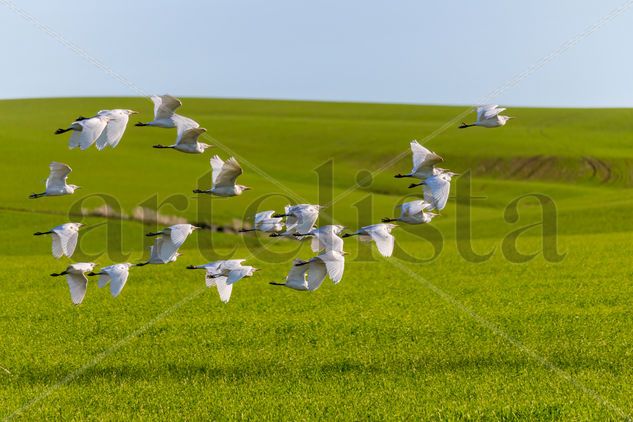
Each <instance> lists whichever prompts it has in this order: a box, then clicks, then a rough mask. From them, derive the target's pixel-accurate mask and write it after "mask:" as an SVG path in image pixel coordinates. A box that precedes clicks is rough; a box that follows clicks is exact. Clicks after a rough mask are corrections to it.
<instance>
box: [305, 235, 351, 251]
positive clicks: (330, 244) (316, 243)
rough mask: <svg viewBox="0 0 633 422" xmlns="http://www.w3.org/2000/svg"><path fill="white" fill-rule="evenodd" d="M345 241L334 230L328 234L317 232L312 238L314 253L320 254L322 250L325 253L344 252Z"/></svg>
mask: <svg viewBox="0 0 633 422" xmlns="http://www.w3.org/2000/svg"><path fill="white" fill-rule="evenodd" d="M343 245H344V241H343V239H342V238H341V237H339V236H338V235H337V234H336V233H334V232H333V231H332V230H330V231H327V232H320V231H318V230H317V231H316V232H315V233H314V237H313V238H312V245H311V246H312V251H313V252H318V251H319V250H321V249H325V251H326V252H327V251H338V252H342V251H343Z"/></svg>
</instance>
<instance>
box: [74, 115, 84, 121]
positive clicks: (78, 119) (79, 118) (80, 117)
mask: <svg viewBox="0 0 633 422" xmlns="http://www.w3.org/2000/svg"><path fill="white" fill-rule="evenodd" d="M86 119H87V117H84V116H79V117H77V118H76V119H75V121H76V122H81V121H82V120H86Z"/></svg>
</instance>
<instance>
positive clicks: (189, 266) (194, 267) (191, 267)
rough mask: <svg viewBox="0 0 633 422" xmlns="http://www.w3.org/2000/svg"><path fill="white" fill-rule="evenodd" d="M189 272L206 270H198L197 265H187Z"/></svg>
mask: <svg viewBox="0 0 633 422" xmlns="http://www.w3.org/2000/svg"><path fill="white" fill-rule="evenodd" d="M187 269H188V270H204V268H198V267H196V266H195V265H187Z"/></svg>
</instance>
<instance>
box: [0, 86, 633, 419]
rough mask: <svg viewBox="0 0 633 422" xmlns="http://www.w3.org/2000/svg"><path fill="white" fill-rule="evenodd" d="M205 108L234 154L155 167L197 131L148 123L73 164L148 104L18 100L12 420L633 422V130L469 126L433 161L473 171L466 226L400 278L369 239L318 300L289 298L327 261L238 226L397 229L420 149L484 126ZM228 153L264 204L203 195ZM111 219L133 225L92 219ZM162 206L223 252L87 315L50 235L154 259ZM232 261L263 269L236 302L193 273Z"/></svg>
mask: <svg viewBox="0 0 633 422" xmlns="http://www.w3.org/2000/svg"><path fill="white" fill-rule="evenodd" d="M183 103H184V105H183V107H182V108H181V110H180V112H181V113H182V114H183V115H186V116H188V117H192V118H194V119H195V120H197V121H198V122H200V124H201V126H203V127H205V128H207V129H208V132H207V134H208V135H209V136H208V139H206V140H205V142H208V143H213V144H215V145H216V148H213V149H211V150H208V151H207V153H205V154H204V155H188V154H182V153H178V152H176V151H171V150H157V149H153V148H151V146H152V145H154V144H157V143H162V144H169V143H171V142H172V141H173V140H174V139H175V132H174V131H173V130H166V129H158V128H148V127H143V128H139V127H134V126H133V125H132V122H131V124H130V125H129V126H128V129H127V131H126V134H125V136H124V138H123V140H122V141H121V143H120V144H119V146H118V147H117V148H116V149H109V148H108V149H106V150H104V151H97V150H96V149H95V148H94V147H93V148H91V149H89V150H87V151H79V150H69V149H68V148H67V140H68V135H60V136H55V135H53V132H54V130H55V129H56V128H58V127H64V126H65V125H67V124H68V123H69V122H71V121H72V120H73V119H74V118H75V117H76V116H78V115H80V114H81V115H91V114H92V113H94V112H96V111H97V110H100V109H106V108H131V109H135V110H139V111H141V114H140V115H138V118H139V120H141V121H146V120H150V119H151V111H152V104H151V103H150V102H149V101H148V100H145V99H139V98H82V99H45V100H14V101H0V148H1V149H2V157H3V165H2V166H1V167H0V180H2V183H3V186H2V189H1V190H0V215H1V216H2V219H3V234H4V242H3V243H2V244H1V245H0V250H1V254H0V263H1V264H2V268H3V271H2V273H1V275H0V277H1V278H0V283H1V284H2V290H1V293H0V303H2V306H0V333H2V336H1V338H2V341H1V342H0V418H3V417H8V416H15V417H20V418H22V419H24V420H33V419H51V418H64V419H80V418H81V419H83V418H94V419H99V420H104V419H105V420H120V419H121V418H132V417H134V418H152V419H162V420H165V419H174V418H188V419H202V418H213V419H226V418H250V419H260V418H275V419H280V418H284V419H293V420H297V419H300V420H305V419H312V418H321V419H333V418H340V419H354V420H358V419H368V418H372V419H374V418H376V419H393V418H409V419H412V418H414V419H425V420H428V419H451V420H453V419H480V418H483V419H491V420H497V419H505V420H508V419H510V420H512V419H526V418H527V419H530V418H531V419H561V418H562V419H583V420H589V419H621V418H624V417H627V416H628V415H631V414H632V413H633V404H632V403H631V401H630V397H631V394H633V387H632V386H633V369H631V368H633V365H632V363H633V354H632V349H631V344H632V343H633V334H632V333H633V311H632V309H633V307H632V305H633V286H632V283H631V279H632V276H633V265H632V264H631V262H632V261H631V252H632V250H633V245H632V239H633V238H632V237H631V235H632V233H631V232H632V231H633V217H632V213H631V209H632V207H633V191H632V189H631V188H632V187H633V110H628V109H614V110H589V109H521V108H517V109H511V110H509V114H510V115H513V116H516V117H517V119H516V120H513V121H511V122H510V123H509V124H508V126H507V127H504V128H501V129H480V128H471V129H467V130H458V129H457V126H458V124H457V123H456V124H454V125H450V127H449V128H448V129H447V130H445V131H443V132H442V133H440V134H439V135H438V136H436V137H433V138H432V139H430V140H428V142H427V143H426V146H428V147H429V148H430V149H432V150H434V151H436V152H437V153H439V154H440V155H442V156H443V157H444V160H445V162H444V164H443V166H444V167H447V168H450V169H451V170H453V171H456V172H460V173H463V174H464V175H463V176H461V177H460V178H458V179H457V180H456V181H455V182H454V184H453V192H454V193H456V197H455V198H453V199H451V200H450V201H449V204H448V205H447V207H446V209H445V210H444V211H443V212H442V216H441V217H438V218H437V219H435V220H434V221H433V223H432V224H431V225H428V226H417V227H416V226H405V225H401V226H400V227H399V228H397V229H396V230H395V231H394V235H395V236H396V239H397V245H398V249H397V251H396V253H395V256H394V257H393V258H391V259H385V258H382V257H380V256H379V255H378V254H377V252H376V251H375V250H374V249H375V248H374V247H373V246H368V245H364V244H360V245H359V244H358V242H357V241H356V239H353V238H352V239H346V250H347V251H348V252H350V255H349V256H348V260H347V263H346V272H345V276H344V278H343V281H342V282H341V283H340V284H338V285H336V286H333V285H332V284H331V283H329V282H328V281H326V282H325V283H324V285H323V286H322V287H321V288H320V289H319V290H317V291H316V292H313V293H298V292H294V291H290V290H289V289H283V288H278V287H273V286H270V285H269V284H268V282H269V281H272V280H276V281H281V280H283V277H284V275H285V274H286V272H287V271H288V269H289V267H290V265H291V260H292V259H293V258H294V257H301V258H304V259H305V258H309V257H310V256H311V255H312V252H311V251H310V248H309V245H307V244H302V243H299V242H294V241H287V240H283V239H270V238H267V237H265V236H250V235H249V236H240V235H237V234H235V233H232V232H231V230H230V229H231V228H234V227H239V226H241V221H242V220H246V221H248V219H249V218H250V217H252V214H253V213H254V212H255V211H256V210H264V209H276V210H281V209H282V207H283V206H284V205H285V204H287V203H289V202H295V203H301V202H310V203H321V204H327V205H329V206H328V207H327V208H326V209H325V211H324V212H323V214H322V217H321V223H322V224H324V223H329V222H336V223H340V224H343V225H346V226H347V227H349V228H350V229H353V228H355V227H358V226H359V225H365V224H370V223H375V222H378V221H379V220H380V218H381V217H386V216H392V215H393V214H394V212H395V211H394V207H395V206H396V205H397V204H399V203H400V202H402V201H403V200H404V199H405V198H412V197H415V196H419V194H420V191H419V188H418V189H407V186H408V184H409V180H406V179H394V178H393V175H394V174H395V173H399V172H405V171H408V170H409V169H410V167H411V162H410V154H408V144H409V141H410V140H412V139H418V140H420V141H423V140H425V137H427V136H428V135H430V134H431V133H433V132H434V131H435V130H437V129H438V128H440V127H442V126H443V125H444V124H446V123H447V122H449V121H450V120H451V119H453V118H455V116H457V115H458V114H459V113H461V112H463V111H464V108H463V107H438V106H413V105H383V104H351V103H350V104H346V103H317V102H286V101H246V100H217V99H184V100H183ZM132 117H137V116H132ZM473 118H474V114H471V115H469V116H468V117H467V120H470V119H473ZM213 154H219V155H220V156H221V157H222V158H227V157H228V156H230V155H235V156H236V157H237V159H238V161H240V162H241V164H242V166H243V167H244V175H243V176H242V177H241V179H240V180H241V182H242V183H244V184H246V185H248V186H251V187H253V190H252V191H248V192H246V193H245V194H244V195H242V196H241V197H236V198H228V199H224V198H209V197H201V198H196V197H195V196H194V195H193V194H192V193H191V191H192V189H194V188H197V187H201V188H206V187H208V186H209V185H210V167H209V161H208V159H209V158H210V157H211V156H212V155H213ZM51 161H61V162H65V163H67V164H69V165H70V166H71V167H72V168H73V172H72V173H71V175H70V177H69V181H70V183H75V184H77V185H80V186H82V189H81V190H80V191H78V193H77V194H75V195H72V196H67V197H60V198H42V199H38V200H29V199H28V195H29V194H30V193H31V192H36V191H37V192H39V191H42V190H43V186H44V184H43V182H44V180H45V178H46V177H47V174H48V167H47V166H48V163H49V162H51ZM368 172H371V173H372V175H371V177H369V178H367V175H368ZM357 182H359V184H360V185H361V186H359V184H357ZM468 192H470V196H472V198H471V199H468V198H469V195H468ZM525 195H528V196H527V197H525V198H523V199H519V198H521V197H523V196H525ZM534 195H539V197H540V198H541V199H542V200H543V201H544V202H543V203H544V204H545V216H543V209H544V208H543V207H542V206H541V203H540V202H539V201H538V200H537V199H536V198H537V197H536V196H534ZM469 202H470V205H469ZM106 203H107V204H109V205H110V206H111V207H112V209H114V210H115V211H117V212H118V213H120V214H124V215H125V216H127V217H126V218H125V219H124V220H120V219H117V218H104V217H100V216H98V215H89V216H82V215H81V214H82V213H83V214H95V213H97V214H98V212H97V211H98V210H99V209H101V207H103V205H104V204H106ZM163 203H164V204H163ZM159 204H163V205H162V206H160V205H159ZM139 207H144V208H147V209H156V208H158V209H159V212H160V213H161V214H162V215H163V216H166V217H168V218H169V217H181V218H185V219H187V220H189V221H191V222H197V223H207V224H212V225H214V226H217V227H218V228H219V229H220V230H223V232H220V231H212V230H205V231H200V232H198V233H196V234H194V235H193V236H192V237H191V238H190V239H188V240H187V242H186V244H185V246H184V247H183V252H184V255H183V256H182V257H180V258H179V260H178V261H177V262H175V263H172V264H169V265H160V266H159V265H150V266H146V267H142V268H134V269H133V270H132V272H131V274H130V278H129V280H128V284H127V286H126V287H125V289H124V291H123V293H122V295H121V296H120V297H118V298H116V299H113V298H111V297H110V296H109V293H108V292H107V291H106V290H99V289H97V288H96V284H92V285H89V290H88V294H87V296H86V299H85V301H84V303H83V304H82V305H81V306H77V307H75V306H73V305H72V304H71V302H70V300H69V297H68V288H67V286H66V284H65V282H64V281H63V280H61V279H59V278H52V277H49V276H48V274H49V273H51V272H55V271H60V270H62V269H63V268H64V267H65V266H66V265H68V263H69V262H70V261H69V260H67V259H62V260H55V259H53V258H52V257H51V256H50V240H49V239H47V238H42V237H33V236H32V233H33V232H35V231H38V230H48V229H50V228H51V227H53V226H55V225H57V224H61V223H63V222H66V221H69V220H72V221H82V222H84V223H86V224H87V225H88V228H87V230H85V231H84V233H83V235H82V237H81V239H80V247H79V248H78V252H77V253H76V254H75V256H74V257H73V260H75V261H81V260H96V261H97V262H98V263H99V264H101V265H107V264H110V263H111V262H120V261H124V260H131V261H132V262H137V261H139V260H141V259H142V258H143V256H147V252H146V247H147V246H149V244H150V242H151V239H149V238H146V237H145V236H144V233H146V232H148V231H151V230H154V229H155V228H156V227H157V226H158V225H157V224H156V223H155V222H153V221H146V222H145V223H144V224H143V223H142V222H140V221H138V218H137V217H138V213H139V211H138V210H139ZM82 209H83V211H82ZM95 210H97V211H95ZM69 213H71V215H69ZM543 221H545V223H543V224H540V223H542V222H543ZM531 225H533V226H531ZM530 227H531V228H530ZM518 230H521V231H522V232H521V234H518V235H517V236H516V239H515V237H513V236H514V235H513V234H516V233H518ZM523 230H525V231H524V232H523ZM543 230H545V232H546V235H545V236H543ZM486 254H489V257H486V256H485V255H486ZM532 254H533V255H534V256H533V257H529V258H522V257H523V256H526V257H527V256H528V255H532ZM226 256H233V257H248V258H249V261H248V262H249V263H252V264H253V265H255V266H257V267H260V268H262V269H263V271H261V272H259V273H257V274H256V276H255V277H253V278H250V279H245V280H242V281H240V282H239V283H238V284H237V285H236V286H235V288H234V289H233V296H232V298H231V301H230V302H229V303H228V304H226V305H224V304H222V303H221V302H220V301H219V298H218V297H217V292H215V291H213V290H207V289H206V288H205V287H204V276H203V274H201V273H200V272H194V271H187V270H185V269H184V267H185V266H186V265H187V264H199V263H203V262H206V261H207V260H212V259H217V258H223V257H226ZM522 260H524V261H525V262H520V261H522ZM16 412H18V413H16Z"/></svg>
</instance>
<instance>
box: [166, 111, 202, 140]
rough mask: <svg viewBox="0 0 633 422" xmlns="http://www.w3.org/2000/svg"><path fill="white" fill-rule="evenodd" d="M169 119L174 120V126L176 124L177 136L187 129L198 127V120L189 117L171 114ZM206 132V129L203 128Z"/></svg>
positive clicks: (180, 135)
mask: <svg viewBox="0 0 633 422" xmlns="http://www.w3.org/2000/svg"><path fill="white" fill-rule="evenodd" d="M171 121H172V122H174V126H176V134H177V136H178V138H180V137H182V135H183V134H184V133H185V132H186V131H188V130H189V129H195V128H197V127H200V125H199V124H198V122H196V121H195V120H193V119H190V118H189V117H185V116H181V115H180V114H174V115H172V116H171ZM204 131H205V132H206V131H207V130H206V129H204Z"/></svg>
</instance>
